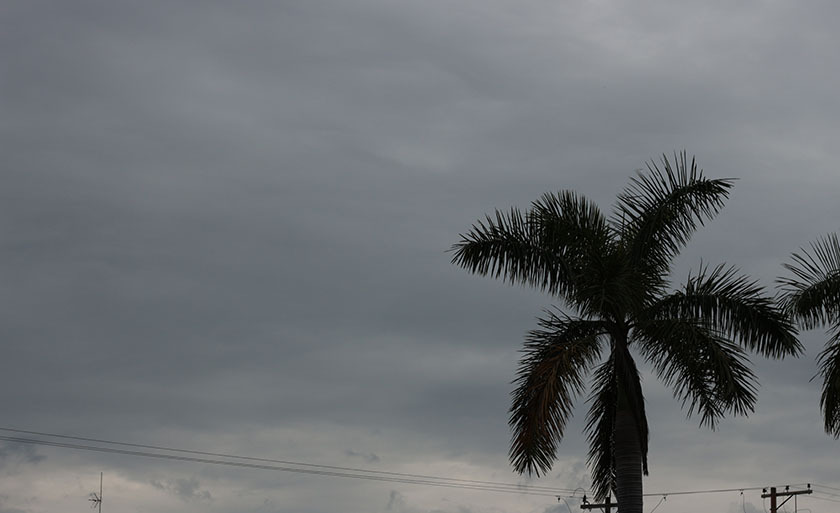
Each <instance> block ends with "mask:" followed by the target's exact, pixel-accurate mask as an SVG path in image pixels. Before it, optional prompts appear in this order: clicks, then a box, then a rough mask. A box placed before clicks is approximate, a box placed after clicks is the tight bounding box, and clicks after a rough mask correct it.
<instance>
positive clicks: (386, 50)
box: [0, 0, 840, 513]
mask: <svg viewBox="0 0 840 513" xmlns="http://www.w3.org/2000/svg"><path fill="white" fill-rule="evenodd" d="M837 19H840V6H838V5H837V4H836V3H835V2H828V1H826V2H816V1H814V2H778V1H766V2H756V1H747V2H734V3H733V2H715V1H708V2H702V3H700V2H697V3H696V5H695V6H685V5H680V3H679V2H666V1H640V2H632V3H630V2H619V1H611V0H593V1H589V2H567V1H562V0H520V1H518V2H504V1H499V0H482V1H471V0H470V1H442V0H425V1H422V2H419V1H416V2H396V1H387V0H298V1H294V0H278V1H253V2H250V1H246V2H220V1H219V2H212V1H197V0H195V1H192V0H182V1H173V0H165V1H163V0H160V1H157V0H145V1H142V2H139V1H136V2H123V1H115V0H108V1H100V2H94V1H87V0H73V1H59V0H55V1H41V0H20V1H18V0H6V1H4V2H3V3H2V5H0V159H2V187H0V196H2V198H0V230H2V232H0V233H2V237H0V244H2V249H0V278H2V279H0V284H1V285H0V333H1V334H2V342H0V343H2V352H0V354H1V355H2V356H0V411H2V414H0V419H1V420H0V427H12V428H18V429H27V430H34V431H44V432H51V433H60V434H66V435H76V436H84V437H93V438H106V439H112V440H118V441H124V442H133V443H141V444H152V445H165V446H172V447H177V448H184V449H191V450H198V451H210V452H225V453H234V454H240V455H245V456H257V457H264V458H276V459H282V460H291V461H299V462H305V463H312V464H321V465H333V466H341V467H349V468H364V469H373V470H381V471H388V472H403V473H413V474H425V475H439V476H444V477H453V478H462V479H474V480H490V481H500V482H509V483H517V482H522V483H526V482H527V480H525V479H523V478H521V477H520V476H518V475H516V474H514V473H513V472H511V470H510V467H509V464H508V461H507V456H506V453H507V446H508V440H509V432H508V427H507V422H506V420H507V408H508V401H509V398H508V394H509V392H510V390H511V385H510V381H511V379H512V378H513V377H514V372H515V368H516V363H517V358H518V350H519V349H520V347H521V345H522V340H523V336H524V334H525V333H526V332H527V331H528V330H529V329H530V328H532V327H534V326H535V317H536V316H537V315H539V314H540V312H541V310H542V309H543V308H545V307H548V306H550V305H552V298H550V297H547V296H545V295H543V294H540V293H537V292H534V291H530V290H527V289H522V288H517V287H511V286H509V285H506V284H503V283H501V282H498V281H494V280H492V279H489V278H481V277H476V276H471V275H469V274H468V273H466V272H464V271H463V270H461V269H458V268H456V267H454V266H452V265H451V264H450V263H449V260H450V255H449V254H447V253H446V250H447V249H448V248H449V247H450V246H451V245H452V244H453V243H455V242H457V241H458V235H459V233H463V232H465V231H466V230H468V229H469V227H470V225H471V224H472V223H473V222H474V221H476V220H477V219H479V218H481V217H482V216H483V215H484V214H485V213H488V212H492V211H493V210H494V209H495V208H509V207H510V206H514V205H515V206H520V207H527V205H528V204H529V202H530V201H532V200H533V199H535V198H537V197H538V196H539V195H541V194H542V193H544V192H546V191H553V190H559V189H572V190H575V191H578V192H580V193H582V194H584V195H586V196H587V197H589V198H591V199H593V200H595V201H597V202H598V203H599V204H600V205H601V206H602V208H603V210H605V211H607V212H609V211H610V209H611V206H612V203H613V199H614V198H615V196H616V194H618V193H619V192H620V191H621V190H622V188H623V187H624V186H625V185H626V183H627V181H628V179H629V178H630V177H631V176H633V173H634V171H635V170H636V169H639V168H642V167H644V164H645V161H647V160H650V159H653V158H657V157H658V156H659V155H661V154H662V153H663V152H666V153H669V154H670V153H672V152H673V151H679V150H682V149H686V150H687V151H688V152H689V154H694V155H696V156H697V158H698V161H699V163H700V166H701V167H702V168H703V169H704V170H705V172H706V174H707V175H708V176H710V177H736V178H738V179H739V180H738V181H737V183H736V186H735V189H734V191H733V194H732V196H731V198H730V200H729V201H728V204H727V206H726V208H725V209H724V210H723V212H722V213H721V214H720V216H719V217H718V218H717V219H716V220H715V221H714V222H712V223H710V224H708V225H707V226H706V227H705V228H703V229H702V230H701V231H700V232H698V233H697V235H696V236H695V238H694V239H693V241H692V243H691V244H690V245H689V246H688V247H687V249H686V250H685V252H684V253H683V255H682V256H681V257H680V259H679V260H678V261H677V262H676V264H675V268H674V276H673V279H674V281H675V283H677V284H678V283H680V282H682V280H684V278H685V276H686V275H687V273H688V271H689V270H690V269H692V268H694V269H696V268H697V267H698V265H699V264H700V263H701V261H702V262H704V263H709V264H717V263H720V262H727V263H729V264H734V265H736V266H739V267H740V268H741V269H743V270H744V271H745V272H747V273H749V274H751V275H752V276H754V277H755V278H757V279H759V280H761V282H762V283H763V284H765V285H766V286H768V287H770V288H771V290H772V287H773V281H774V279H775V277H776V276H778V275H779V274H781V273H782V267H781V264H782V263H783V262H784V261H786V260H787V259H788V256H789V255H790V253H791V252H793V251H795V250H797V249H798V248H799V247H800V246H803V245H806V244H808V242H809V241H811V240H813V239H815V238H817V237H819V236H821V235H823V234H825V233H829V232H833V231H837V230H840V222H838V219H839V217H838V207H837V192H838V186H840V169H838V167H837V163H836V160H837V159H836V158H835V157H834V155H833V153H834V152H836V149H837V140H838V136H840V133H839V132H840V130H838V127H840V121H838V120H840V102H838V100H837V89H838V82H840V65H838V64H839V63H838V58H837V48H838V46H840V35H838V32H837V30H836V20H837ZM825 338H826V337H825V336H824V334H823V333H822V331H820V330H815V331H812V332H806V333H803V338H802V340H803V342H804V343H805V344H806V346H807V354H806V355H805V356H804V357H803V358H801V359H800V360H796V361H786V362H783V363H770V362H766V361H763V360H761V359H759V358H753V361H754V363H755V370H756V372H757V374H758V376H759V379H760V380H761V382H762V387H761V389H760V394H759V402H758V406H757V410H756V412H755V414H754V415H752V416H750V417H749V418H747V419H745V418H730V419H727V420H725V421H724V422H722V423H721V425H720V427H719V429H718V430H717V431H716V432H710V431H708V430H707V429H705V428H699V427H698V423H699V420H698V419H688V420H686V418H685V412H683V411H681V409H680V407H679V403H678V402H677V401H676V400H674V399H673V398H672V397H671V393H670V391H669V390H667V389H664V388H663V387H662V386H661V385H659V384H658V382H657V381H656V379H655V378H654V377H652V376H650V375H649V374H648V373H647V369H646V368H644V369H645V375H646V379H645V382H644V389H645V393H646V398H647V410H648V414H649V417H650V424H651V441H650V466H651V473H650V477H649V478H647V479H646V480H645V491H646V492H650V493H660V492H661V493H666V492H673V491H679V490H700V489H712V488H745V487H756V486H769V485H784V484H798V483H806V482H811V483H817V484H820V485H822V486H823V488H822V491H823V493H822V494H815V495H813V496H804V497H802V498H800V499H798V504H799V506H800V509H802V508H807V509H810V510H811V512H812V513H825V512H829V511H836V510H837V507H836V506H837V504H836V503H832V502H828V501H827V500H826V499H828V500H834V501H840V489H838V490H835V491H832V489H831V488H825V487H835V488H840V478H838V464H837V461H839V460H838V456H840V445H838V444H839V443H840V442H838V441H836V440H834V439H832V438H831V437H829V436H828V435H826V434H824V432H823V430H822V421H821V419H820V416H819V408H818V402H819V388H820V387H819V382H818V381H814V382H810V381H809V379H810V378H811V377H812V376H813V375H814V374H815V372H816V364H815V362H814V357H815V356H816V354H817V353H818V352H819V350H820V348H821V347H822V344H823V342H824V340H825ZM581 404H582V406H581V407H580V408H578V415H577V416H576V417H575V420H574V422H573V423H572V425H571V427H570V429H569V433H568V436H567V438H566V439H565V440H564V441H563V442H562V444H561V446H560V450H559V453H558V460H557V462H556V465H555V467H554V469H553V470H552V472H551V473H550V475H549V476H547V477H545V478H542V479H540V480H537V481H535V482H532V484H536V485H538V486H548V487H556V488H557V489H558V490H561V489H562V490H567V489H575V488H577V487H582V488H587V487H588V485H589V478H588V473H587V471H586V468H585V466H584V463H585V460H586V444H585V438H584V437H583V436H582V435H581V431H582V428H583V424H584V422H583V417H584V415H583V413H584V412H585V409H584V408H585V407H586V405H585V403H584V402H583V400H582V401H581ZM0 435H12V433H9V432H3V433H0ZM0 443H2V442H0ZM100 472H104V475H105V501H106V502H105V504H104V506H103V511H107V512H108V513H120V512H145V511H155V512H163V513H166V512H176V511H177V512H199V511H200V512H210V513H216V512H218V513H221V512H254V513H256V512H260V513H262V512H265V513H275V512H276V513H287V512H288V513H292V512H294V513H335V512H339V511H342V512H351V513H376V512H382V513H430V512H435V513H501V512H506V513H507V512H510V513H566V512H567V511H568V510H567V508H566V505H565V504H564V503H562V502H561V503H558V502H557V501H556V500H555V499H554V498H553V497H550V496H537V495H525V494H506V493H493V492H488V491H476V490H462V489H450V488H441V487H432V486H423V485H416V484H415V485H412V484H405V483H394V482H381V481H360V480H355V479H348V478H337V477H323V476H314V475H305V474H298V473H288V472H278V471H269V470H257V469H244V468H234V467H220V466H214V465H209V464H201V463H195V462H176V461H162V460H154V459H149V458H142V457H136V456H135V457H133V456H128V455H116V454H97V453H93V452H89V451H74V450H70V449H59V448H51V447H43V446H31V445H22V444H15V443H4V444H2V445H0V513H35V512H44V513H57V512H66V511H84V510H86V508H88V504H89V503H87V502H86V501H87V498H88V494H89V492H92V491H94V490H96V489H97V488H98V485H99V483H98V479H99V473H100ZM558 493H560V492H558ZM563 493H565V494H566V495H569V494H568V493H567V492H563ZM827 493H833V494H836V495H827ZM580 495H581V492H578V493H577V494H576V497H577V498H575V499H567V500H568V504H569V506H571V508H572V511H580V510H579V509H578V505H579V503H580V501H579V497H580ZM818 495H819V497H818ZM820 498H821V499H822V500H820ZM659 499H660V497H658V496H653V497H648V498H647V499H646V502H645V511H646V512H649V511H651V510H652V509H653V508H654V507H655V506H656V505H657V503H658V502H659ZM762 502H763V501H762V499H761V498H760V491H757V490H749V491H745V492H744V496H743V497H742V496H741V495H740V494H739V493H738V492H730V493H722V494H708V495H692V496H671V497H668V499H667V500H666V501H665V502H663V503H661V504H660V505H659V506H658V508H657V513H671V512H681V513H700V512H701V511H702V512H707V511H720V512H723V513H739V512H741V511H743V512H744V513H757V512H761V511H764V505H763V504H762ZM791 505H792V501H791V503H788V505H787V506H786V507H787V511H789V512H792V511H793V508H792V507H791Z"/></svg>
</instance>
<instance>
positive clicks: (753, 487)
mask: <svg viewBox="0 0 840 513" xmlns="http://www.w3.org/2000/svg"><path fill="white" fill-rule="evenodd" d="M762 489H764V487H763V486H752V487H746V488H720V489H716V490H686V491H679V492H664V493H645V494H642V497H659V496H661V495H694V494H698V493H726V492H741V491H745V490H762Z"/></svg>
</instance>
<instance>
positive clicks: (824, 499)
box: [811, 495, 840, 504]
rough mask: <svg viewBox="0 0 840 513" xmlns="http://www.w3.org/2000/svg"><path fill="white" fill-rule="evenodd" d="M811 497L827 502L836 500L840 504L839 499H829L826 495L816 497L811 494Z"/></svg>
mask: <svg viewBox="0 0 840 513" xmlns="http://www.w3.org/2000/svg"><path fill="white" fill-rule="evenodd" d="M811 499H816V500H818V501H826V502H836V503H838V504H840V501H838V500H837V499H827V498H825V497H815V496H813V495H811Z"/></svg>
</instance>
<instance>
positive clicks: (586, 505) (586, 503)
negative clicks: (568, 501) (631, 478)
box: [580, 495, 618, 513]
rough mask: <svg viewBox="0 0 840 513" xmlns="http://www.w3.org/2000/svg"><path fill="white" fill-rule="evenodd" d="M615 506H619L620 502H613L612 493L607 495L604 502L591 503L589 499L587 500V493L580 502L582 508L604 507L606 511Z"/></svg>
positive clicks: (608, 512) (606, 512)
mask: <svg viewBox="0 0 840 513" xmlns="http://www.w3.org/2000/svg"><path fill="white" fill-rule="evenodd" d="M613 507H616V508H617V507H618V504H616V503H613V502H612V500H611V499H610V495H607V500H606V501H604V503H603V504H589V501H588V500H586V495H584V496H583V500H582V501H581V503H580V509H602V510H604V513H610V509H611V508H613Z"/></svg>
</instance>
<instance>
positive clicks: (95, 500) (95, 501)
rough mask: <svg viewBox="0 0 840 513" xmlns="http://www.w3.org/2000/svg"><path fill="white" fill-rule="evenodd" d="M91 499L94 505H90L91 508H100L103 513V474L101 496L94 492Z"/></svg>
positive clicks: (100, 486)
mask: <svg viewBox="0 0 840 513" xmlns="http://www.w3.org/2000/svg"><path fill="white" fill-rule="evenodd" d="M90 495H91V498H90V499H88V500H89V501H90V502H92V503H93V504H91V505H90V507H91V508H97V507H98V508H99V513H102V472H100V473H99V495H96V492H93V493H92V494H90Z"/></svg>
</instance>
